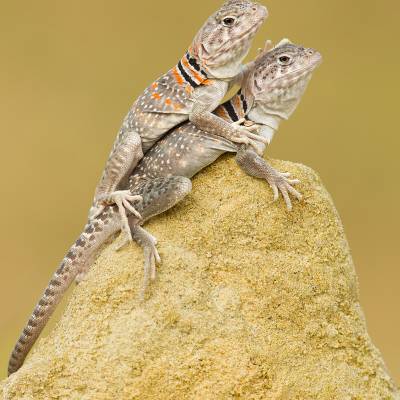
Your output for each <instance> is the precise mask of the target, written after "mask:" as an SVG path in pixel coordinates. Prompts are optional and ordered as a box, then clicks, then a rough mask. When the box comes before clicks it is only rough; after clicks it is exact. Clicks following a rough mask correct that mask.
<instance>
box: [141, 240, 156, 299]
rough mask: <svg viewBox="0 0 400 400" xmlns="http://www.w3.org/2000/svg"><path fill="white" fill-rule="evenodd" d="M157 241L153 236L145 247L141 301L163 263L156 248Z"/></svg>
mask: <svg viewBox="0 0 400 400" xmlns="http://www.w3.org/2000/svg"><path fill="white" fill-rule="evenodd" d="M156 244H157V240H155V238H154V237H152V236H151V242H150V243H149V244H148V245H146V246H145V247H144V280H143V286H142V289H141V291H140V299H141V300H142V301H143V300H144V298H145V295H146V291H147V288H148V287H149V283H150V281H154V280H155V279H156V277H157V269H156V266H157V265H159V264H160V263H161V257H160V254H159V253H158V250H157V248H156Z"/></svg>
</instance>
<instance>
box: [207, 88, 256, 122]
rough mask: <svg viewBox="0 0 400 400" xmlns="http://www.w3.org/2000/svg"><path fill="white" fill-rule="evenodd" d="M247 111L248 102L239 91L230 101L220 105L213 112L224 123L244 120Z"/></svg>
mask: <svg viewBox="0 0 400 400" xmlns="http://www.w3.org/2000/svg"><path fill="white" fill-rule="evenodd" d="M248 110H249V104H248V101H247V100H246V98H245V96H244V95H243V93H242V91H241V90H239V92H237V93H236V94H235V95H234V96H233V97H232V98H231V99H230V100H228V101H226V102H225V103H223V104H221V105H220V106H219V107H218V108H217V109H216V110H215V113H216V114H217V115H218V116H219V117H221V118H223V119H224V120H225V121H229V122H236V121H239V119H242V118H246V116H247V112H248Z"/></svg>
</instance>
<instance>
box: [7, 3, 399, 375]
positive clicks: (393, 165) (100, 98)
mask: <svg viewBox="0 0 400 400" xmlns="http://www.w3.org/2000/svg"><path fill="white" fill-rule="evenodd" d="M263 1H264V4H265V5H267V6H268V7H269V9H270V18H269V20H268V21H267V23H266V24H265V26H264V27H263V28H262V31H261V32H260V34H259V35H258V37H257V39H256V41H255V44H254V50H253V52H252V53H251V56H253V55H254V54H255V49H256V48H257V47H260V46H261V45H262V43H263V41H264V40H265V39H267V38H271V39H273V40H274V41H276V40H278V39H280V38H282V37H284V36H287V37H289V38H291V39H292V40H293V41H296V42H299V43H302V44H304V45H306V46H310V47H315V48H316V49H318V50H319V51H320V52H321V53H322V54H323V56H324V64H323V65H322V67H321V68H320V70H319V71H317V73H316V74H315V76H314V79H313V81H312V84H311V87H310V89H309V90H308V92H307V93H306V96H305V98H304V101H303V102H302V104H301V106H300V108H299V109H298V111H297V112H296V114H295V115H294V116H293V118H292V119H291V121H289V122H287V123H285V124H284V125H283V126H282V128H281V130H280V132H279V134H278V136H277V137H276V139H275V141H274V143H273V146H272V147H271V148H270V151H269V154H270V155H271V156H272V157H275V158H281V159H286V160H293V161H298V162H302V163H305V164H307V165H309V166H311V167H313V168H314V169H316V170H317V171H318V172H319V173H320V174H321V176H322V177H323V180H324V182H325V184H326V186H327V187H328V189H329V190H330V192H331V193H332V195H333V197H334V200H335V203H336V205H337V207H338V209H339V212H340V214H341V216H342V218H343V221H344V224H345V228H346V231H347V235H348V238H349V241H350V245H351V247H352V250H353V255H354V259H355V262H356V267H357V271H358V275H359V278H360V285H361V299H362V305H363V308H364V310H365V313H366V317H367V321H368V327H369V332H370V334H371V335H372V337H373V340H374V342H375V344H376V345H377V346H378V347H379V349H380V350H381V351H382V353H383V355H384V358H385V360H386V362H387V365H388V367H389V369H390V371H391V373H392V375H393V376H394V378H395V379H396V381H397V382H399V381H400V346H399V341H398V338H399V335H400V314H399V302H400V294H399V280H400V255H399V247H400V246H399V245H400V242H399V230H398V229H399V228H398V227H399V222H400V219H399V207H398V205H399V199H398V196H399V195H400V189H399V172H400V168H399V164H400V162H399V151H400V149H399V147H400V132H399V125H400V118H399V117H400V111H399V99H398V94H399V75H398V74H399V73H400V68H399V67H400V65H399V64H400V57H399V48H398V47H399V46H398V40H399V38H400V35H399V29H398V25H399V16H400V2H399V1H398V0H382V1H377V0H375V1H374V0H353V1H348V0H335V1H331V0H325V1H321V0H303V1H293V0H270V1H268V2H267V1H266V0H263ZM200 4H201V6H200ZM219 4H220V2H219V1H214V0H202V1H201V2H198V1H194V0H193V1H189V0H186V1H183V0H169V1H140V2H139V1H136V0H117V1H105V0H85V1H77V0H70V1H53V0H38V1H28V0H25V1H11V0H7V1H5V0H0V135H1V136H0V138H1V142H0V143H1V144H0V148H1V155H0V174H1V181H0V188H1V189H0V190H1V196H0V199H1V200H0V201H1V208H0V209H1V230H0V246H1V262H0V268H1V275H0V282H1V284H0V332H1V333H0V335H1V338H0V377H3V376H4V375H5V371H6V363H7V357H8V353H9V351H10V350H11V348H12V346H13V343H14V340H15V339H16V338H17V336H18V335H19V331H20V329H21V328H22V326H23V324H24V323H25V320H26V318H27V316H28V314H29V313H30V312H31V310H32V307H33V305H34V303H35V302H36V300H37V298H38V296H39V295H40V294H41V292H42V290H43V288H44V286H45V284H46V283H47V281H48V279H49V277H50V274H51V272H52V271H53V269H54V268H55V267H56V266H57V264H58V262H59V261H60V260H61V258H62V257H63V255H64V253H65V251H66V250H67V248H68V246H69V245H70V244H71V243H72V242H73V240H74V239H75V237H76V236H77V235H78V234H79V232H80V230H81V228H82V227H83V224H84V222H85V219H86V216H87V210H88V207H89V205H90V202H91V198H92V194H93V190H94V187H95V184H96V183H97V179H98V177H99V175H100V173H101V170H102V168H103V166H104V162H105V160H106V158H107V156H108V152H109V150H110V147H111V144H112V142H113V141H114V138H115V134H116V132H117V129H118V128H119V125H120V122H121V120H122V118H123V117H124V115H125V113H126V111H127V110H128V108H129V106H130V104H131V103H132V102H133V100H134V99H135V97H136V96H137V95H138V94H139V93H140V91H141V90H142V89H143V88H144V87H145V86H146V85H147V84H148V83H150V82H151V81H152V80H153V79H154V78H156V77H157V76H159V75H160V74H161V73H162V72H164V71H166V70H167V69H168V68H169V67H171V66H172V65H173V64H174V63H175V62H176V61H177V60H178V59H179V58H180V56H181V55H182V54H183V52H184V50H185V48H186V46H187V45H188V44H189V42H190V41H191V38H192V37H193V36H194V34H195V33H196V30H197V28H199V27H200V25H201V24H202V23H203V21H204V20H205V18H206V17H207V16H208V15H209V14H210V13H211V12H213V11H214V10H215V9H216V8H217V6H218V5H219ZM282 207H283V205H282ZM160 239H162V238H160Z"/></svg>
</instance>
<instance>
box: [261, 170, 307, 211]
mask: <svg viewBox="0 0 400 400" xmlns="http://www.w3.org/2000/svg"><path fill="white" fill-rule="evenodd" d="M290 176H291V174H290V173H281V172H279V171H276V170H274V172H273V173H271V174H270V175H269V176H268V177H267V178H266V180H267V182H268V183H269V185H270V186H271V188H272V191H273V193H274V201H277V200H278V198H279V193H281V194H282V197H283V199H284V200H285V203H286V207H287V209H288V210H289V211H292V209H293V205H292V201H291V199H290V196H289V195H290V194H291V195H292V196H294V197H295V198H296V199H297V200H299V201H300V200H301V199H302V198H303V196H302V195H301V194H300V193H299V192H298V191H297V190H296V189H295V188H294V187H293V185H296V184H298V183H300V181H299V180H298V179H289V178H290Z"/></svg>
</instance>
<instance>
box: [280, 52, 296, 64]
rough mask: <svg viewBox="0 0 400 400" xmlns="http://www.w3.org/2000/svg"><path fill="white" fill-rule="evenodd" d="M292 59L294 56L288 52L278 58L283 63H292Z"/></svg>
mask: <svg viewBox="0 0 400 400" xmlns="http://www.w3.org/2000/svg"><path fill="white" fill-rule="evenodd" d="M292 61H293V59H292V57H290V56H289V55H287V54H283V55H281V56H280V57H279V58H278V62H279V64H281V65H289V64H291V63H292Z"/></svg>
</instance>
